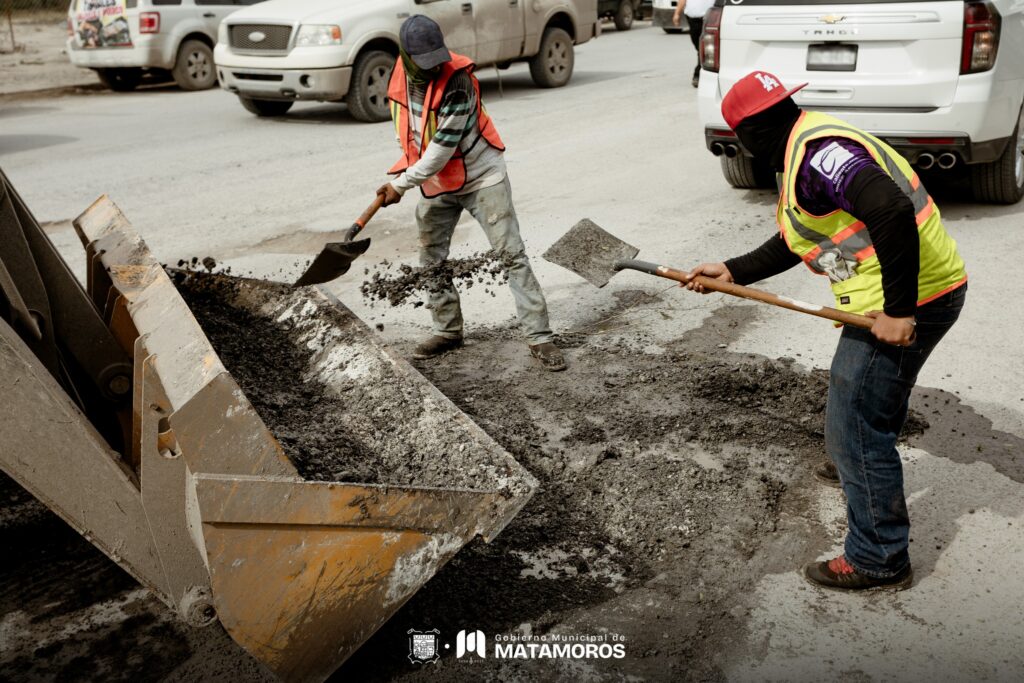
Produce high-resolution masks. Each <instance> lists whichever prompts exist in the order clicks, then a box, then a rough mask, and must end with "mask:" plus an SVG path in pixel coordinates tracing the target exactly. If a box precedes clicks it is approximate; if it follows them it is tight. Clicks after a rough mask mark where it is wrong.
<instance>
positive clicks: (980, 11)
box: [960, 2, 1000, 74]
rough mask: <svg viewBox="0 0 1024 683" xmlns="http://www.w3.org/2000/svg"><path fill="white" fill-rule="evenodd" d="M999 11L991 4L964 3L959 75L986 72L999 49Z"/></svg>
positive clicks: (994, 63)
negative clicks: (962, 41)
mask: <svg viewBox="0 0 1024 683" xmlns="http://www.w3.org/2000/svg"><path fill="white" fill-rule="evenodd" d="M999 25H1000V17H999V10H997V9H996V8H995V6H994V5H993V4H992V3H991V2H966V3H964V43H963V49H962V52H961V54H960V73H962V74H974V73H978V72H979V71H988V70H989V69H991V68H992V67H993V66H995V65H996V52H997V51H998V49H999Z"/></svg>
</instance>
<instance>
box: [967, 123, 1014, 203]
mask: <svg viewBox="0 0 1024 683" xmlns="http://www.w3.org/2000/svg"><path fill="white" fill-rule="evenodd" d="M1022 127H1024V110H1022V111H1021V115H1020V116H1019V117H1018V120H1017V125H1016V127H1015V128H1014V129H1013V135H1012V136H1011V137H1010V140H1009V142H1007V143H1006V149H1004V150H1003V154H1002V156H1000V157H999V158H998V159H996V160H995V161H993V162H991V163H988V164H974V165H972V166H970V170H971V190H972V192H973V193H974V199H975V200H977V201H979V202H990V203H992V204H1016V203H1017V202H1019V201H1020V200H1021V198H1022V197H1024V159H1022V158H1021V157H1022V155H1024V140H1022V138H1021V132H1022V131H1021V128H1022Z"/></svg>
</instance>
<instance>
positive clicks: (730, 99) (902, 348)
mask: <svg viewBox="0 0 1024 683" xmlns="http://www.w3.org/2000/svg"><path fill="white" fill-rule="evenodd" d="M802 87H803V86H798V87H796V88H793V89H791V90H787V89H786V88H785V87H783V86H782V83H781V82H780V81H779V79H778V78H776V77H775V76H773V75H772V74H770V73H766V72H763V71H756V72H754V73H751V74H749V75H747V76H745V77H743V78H742V79H740V80H739V81H737V82H736V84H735V85H734V86H733V87H732V89H730V90H729V92H728V93H727V94H726V96H725V98H724V100H723V101H722V114H723V115H724V117H725V120H726V122H727V123H728V124H729V126H730V127H731V128H732V129H733V130H734V131H735V132H736V135H737V137H738V138H739V141H740V142H741V143H742V145H743V147H744V148H745V149H746V150H747V151H749V152H750V154H751V155H752V156H753V157H754V158H755V159H757V160H759V161H761V162H767V163H769V164H771V165H772V167H773V168H774V169H775V170H776V171H777V172H778V180H779V194H780V196H779V203H778V209H777V215H776V221H777V223H778V228H779V229H778V232H777V233H775V234H774V235H773V236H772V237H771V238H770V239H769V240H768V241H766V242H765V243H764V244H762V245H761V246H760V247H758V248H757V249H755V250H754V251H752V252H750V253H748V254H745V255H743V256H739V257H737V258H733V259H730V260H728V261H725V262H723V263H704V264H701V265H700V266H698V267H697V268H695V269H694V270H693V271H691V273H690V275H691V276H693V275H698V274H702V275H706V276H709V277H714V278H718V279H720V280H725V281H728V282H737V283H739V284H749V283H751V282H756V281H758V280H761V279H764V278H766V277H771V276H772V275H776V274H778V273H781V272H782V271H784V270H787V269H788V268H791V267H792V266H794V265H796V264H797V263H800V262H801V261H802V262H803V263H804V264H805V265H806V266H807V267H808V268H809V269H810V270H811V271H812V272H813V273H816V274H819V275H824V276H826V277H828V279H829V281H830V282H831V285H832V292H833V294H834V295H835V301H836V307H837V308H840V309H842V310H845V311H851V312H853V313H862V314H864V315H868V316H870V317H872V318H873V319H874V325H873V326H872V328H871V330H870V331H867V330H861V329H856V328H852V327H845V328H843V331H842V335H841V337H840V340H839V346H838V348H837V349H836V353H835V356H834V358H833V360H832V368H831V375H830V379H829V389H828V404H827V409H826V416H825V449H826V451H827V453H828V455H829V457H830V459H831V462H830V463H828V464H827V466H826V467H822V468H819V470H818V472H816V474H817V475H818V476H819V478H824V479H826V480H827V479H829V478H835V479H837V481H838V482H839V483H840V484H841V486H842V488H843V491H844V492H845V493H846V503H847V522H848V527H849V529H848V532H847V536H846V543H845V552H844V553H843V554H842V555H840V556H838V557H836V558H834V559H832V560H830V561H827V562H813V563H811V564H809V565H807V566H806V567H804V575H805V577H806V578H807V579H808V580H810V581H811V582H812V583H815V584H817V585H821V586H825V587H828V588H837V589H843V590H864V589H872V588H889V589H896V590H901V589H904V588H907V587H909V586H910V585H911V583H912V581H913V570H912V569H911V565H910V556H909V553H908V548H909V534H910V518H909V515H908V512H907V503H906V498H905V496H904V492H903V470H902V466H901V463H900V456H899V453H898V452H897V450H896V440H897V437H898V435H899V433H900V430H901V429H902V427H903V424H904V422H905V421H906V417H907V409H908V401H909V398H910V392H911V389H912V388H913V387H914V383H915V382H916V380H917V374H918V371H919V370H920V369H921V367H922V366H923V365H924V362H925V360H926V359H927V358H928V355H929V354H930V353H931V352H932V350H933V349H934V348H935V345H936V344H938V342H939V340H941V339H942V337H943V335H945V334H946V332H947V331H948V330H949V329H950V328H951V327H952V326H953V323H955V322H956V320H957V317H958V316H959V314H960V310H961V309H962V308H963V304H964V297H965V294H966V291H967V274H966V272H965V271H964V264H963V261H962V260H961V259H960V255H959V254H958V252H957V248H956V243H955V242H954V241H953V239H952V238H951V237H950V236H949V234H948V233H947V232H946V230H945V228H944V227H943V225H942V219H941V217H940V215H939V209H938V207H936V206H935V202H934V201H932V198H931V196H929V194H928V192H927V191H926V190H925V188H924V186H923V185H922V184H921V180H920V178H918V176H917V174H916V173H915V172H914V169H913V168H912V167H911V165H910V164H909V163H908V162H907V160H906V159H904V158H903V157H902V156H900V155H899V154H898V153H897V152H896V151H895V150H893V149H892V148H891V147H889V146H888V145H887V144H885V143H884V142H883V141H881V140H879V139H878V138H876V137H874V136H873V135H870V134H868V133H866V132H864V131H862V130H858V129H857V128H854V127H853V126H850V125H849V124H847V123H844V122H843V121H840V120H839V119H836V118H834V117H832V116H828V115H826V114H822V113H818V112H811V111H802V110H801V109H800V108H799V107H797V105H796V103H794V102H793V99H792V95H793V93H795V92H796V91H798V90H799V89H800V88H802ZM686 286H687V287H688V288H690V289H693V290H696V291H704V290H703V288H702V287H701V286H700V285H699V284H697V283H696V282H692V281H691V282H690V283H688V284H687V285H686Z"/></svg>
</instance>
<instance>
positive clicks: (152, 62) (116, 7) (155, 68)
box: [67, 0, 259, 91]
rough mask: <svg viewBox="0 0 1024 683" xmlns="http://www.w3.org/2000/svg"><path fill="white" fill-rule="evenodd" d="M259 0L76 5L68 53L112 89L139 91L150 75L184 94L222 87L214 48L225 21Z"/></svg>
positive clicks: (87, 0)
mask: <svg viewBox="0 0 1024 683" xmlns="http://www.w3.org/2000/svg"><path fill="white" fill-rule="evenodd" d="M256 2H259V0H72V2H71V5H70V6H69V7H68V40H67V52H68V57H69V58H70V59H71V63H72V64H74V65H75V66H79V67H82V68H85V69H92V70H93V71H95V72H96V74H97V75H98V76H99V78H100V80H101V81H102V82H103V83H104V84H105V85H107V86H108V87H109V88H111V89H112V90H119V91H126V90H134V89H135V87H136V86H138V84H139V82H140V81H141V80H142V77H143V75H144V74H145V73H146V72H151V73H155V74H158V75H164V76H170V77H172V78H173V79H174V81H175V82H176V83H177V84H178V86H179V87H180V88H181V89H182V90H203V89H205V88H211V87H213V85H214V84H215V83H216V82H217V74H216V70H215V69H214V66H213V46H214V44H215V43H216V42H217V26H218V24H219V23H220V20H221V19H223V18H224V17H225V16H227V15H228V14H230V13H231V12H233V11H235V10H236V9H238V8H239V6H241V5H252V4H255V3H256Z"/></svg>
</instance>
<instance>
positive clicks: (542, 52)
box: [214, 0, 600, 121]
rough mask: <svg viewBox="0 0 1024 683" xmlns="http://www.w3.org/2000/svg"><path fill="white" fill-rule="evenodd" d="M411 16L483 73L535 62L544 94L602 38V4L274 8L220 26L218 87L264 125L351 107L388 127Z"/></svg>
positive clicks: (322, 1) (538, 1) (324, 2)
mask: <svg viewBox="0 0 1024 683" xmlns="http://www.w3.org/2000/svg"><path fill="white" fill-rule="evenodd" d="M412 14H425V15H427V16H429V17H431V18H433V19H434V20H435V21H437V23H438V24H440V25H441V28H442V29H443V30H444V33H445V39H446V41H447V44H448V47H449V48H450V49H451V50H453V51H455V52H458V53H461V54H464V55H466V56H468V57H470V58H471V59H473V60H475V61H476V63H477V64H478V65H479V66H486V65H489V64H497V65H498V66H499V67H505V66H508V65H509V64H511V63H513V62H521V61H525V62H528V63H529V65H530V75H531V76H532V77H533V80H534V82H535V83H536V84H537V85H538V86H540V87H542V88H556V87H559V86H563V85H565V84H566V83H568V82H569V79H570V77H571V76H572V71H573V64H574V53H573V46H574V45H578V44H580V43H584V42H586V41H588V40H590V39H591V38H592V37H594V36H595V35H597V34H598V33H599V32H600V26H599V23H598V18H597V0H529V1H527V0H473V1H472V2H468V1H465V0H372V1H369V0H270V1H269V2H265V3H262V4H260V5H259V6H258V7H251V8H247V9H243V10H240V11H238V12H236V13H235V14H233V15H232V16H231V18H230V19H229V20H228V21H225V22H224V23H223V24H222V25H221V29H220V42H219V43H218V45H217V48H216V50H215V52H214V60H215V61H216V64H217V75H218V77H219V78H220V84H221V87H222V88H224V89H225V90H227V91H228V92H232V93H234V94H236V95H238V99H239V100H240V101H241V103H242V106H243V107H245V108H246V109H247V110H249V111H250V112H252V113H254V114H256V115H257V116H280V115H283V114H284V113H286V112H287V111H288V109H290V108H291V106H292V104H293V103H294V102H295V101H297V100H313V101H319V102H339V101H344V102H345V103H346V104H347V105H348V108H349V111H351V112H352V116H353V117H355V118H356V119H358V120H360V121H384V120H386V119H388V118H389V117H390V113H389V111H388V105H387V86H388V79H389V78H390V74H391V69H392V67H393V66H394V63H395V58H396V57H397V55H398V30H399V27H400V26H401V24H402V22H403V21H404V20H405V18H406V17H408V16H410V15H412Z"/></svg>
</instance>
